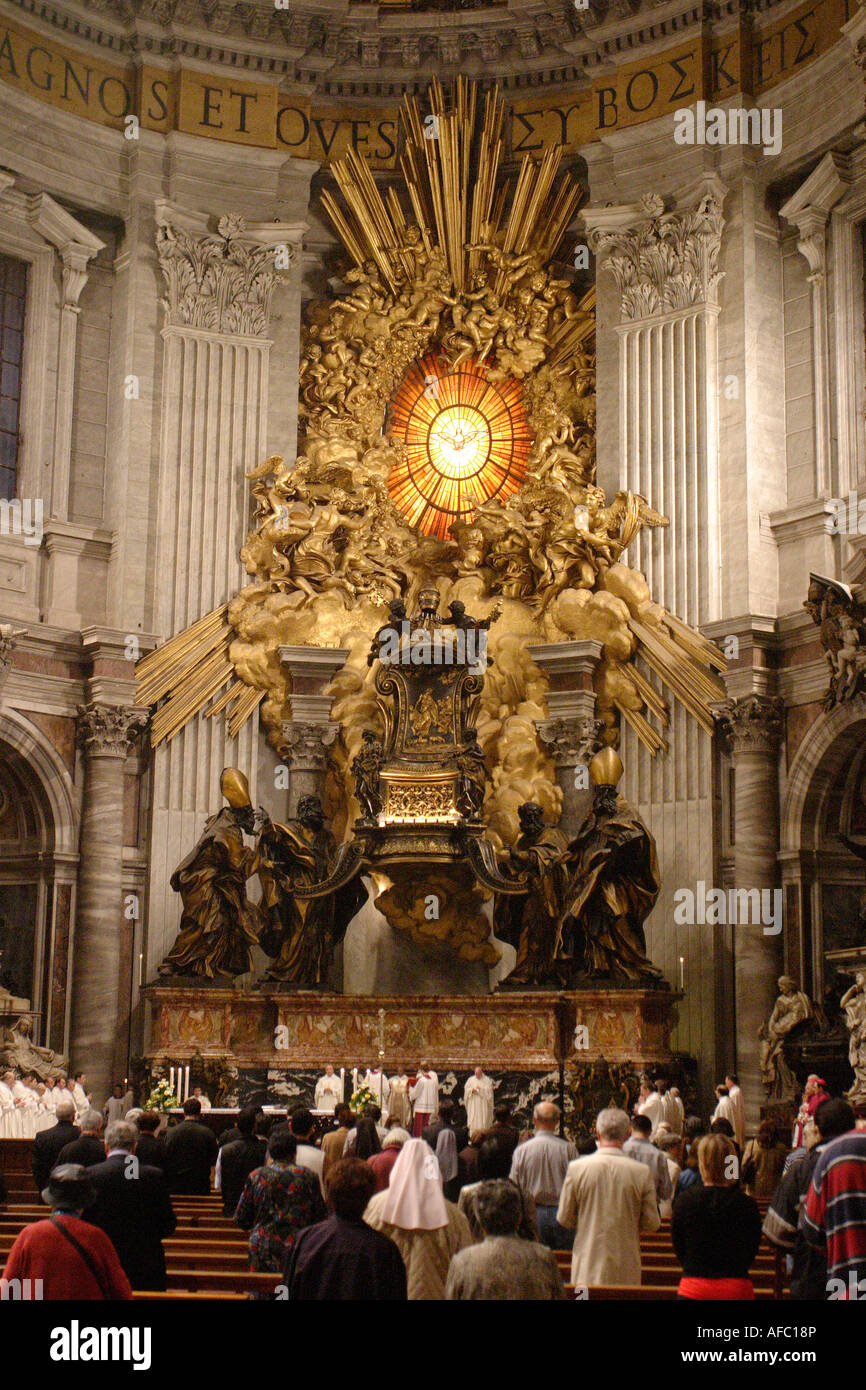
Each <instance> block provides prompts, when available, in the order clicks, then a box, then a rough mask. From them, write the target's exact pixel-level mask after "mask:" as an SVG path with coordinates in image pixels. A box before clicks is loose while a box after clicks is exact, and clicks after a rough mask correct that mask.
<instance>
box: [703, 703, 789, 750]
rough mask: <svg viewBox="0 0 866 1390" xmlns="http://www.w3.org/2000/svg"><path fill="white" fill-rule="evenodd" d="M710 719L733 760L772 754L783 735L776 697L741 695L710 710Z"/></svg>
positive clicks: (782, 713)
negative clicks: (739, 757)
mask: <svg viewBox="0 0 866 1390" xmlns="http://www.w3.org/2000/svg"><path fill="white" fill-rule="evenodd" d="M712 711H713V717H714V719H715V720H716V723H717V724H718V726H719V729H720V730H721V732H722V734H723V735H724V737H725V738H726V739H727V740H728V742H729V743H730V745H731V751H732V752H733V754H734V756H735V757H736V756H737V754H738V753H775V752H776V749H777V748H778V746H779V743H780V742H781V739H782V735H783V733H784V728H785V725H784V718H785V702H784V700H782V699H780V698H779V696H778V695H744V696H743V697H742V698H741V699H739V700H723V701H721V702H720V703H719V704H717V705H713V706H712Z"/></svg>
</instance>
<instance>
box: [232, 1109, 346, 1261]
mask: <svg viewBox="0 0 866 1390" xmlns="http://www.w3.org/2000/svg"><path fill="white" fill-rule="evenodd" d="M297 1147H298V1141H297V1139H296V1138H295V1136H294V1135H293V1134H290V1133H288V1131H286V1130H280V1131H278V1132H277V1133H276V1134H273V1135H271V1138H270V1139H269V1141H268V1157H267V1162H266V1164H265V1167H264V1168H256V1169H254V1171H253V1172H252V1173H250V1175H249V1177H248V1178H247V1180H246V1183H245V1184H244V1190H243V1192H242V1193H241V1197H240V1201H239V1202H238V1205H237V1209H236V1211H235V1221H236V1222H237V1224H238V1226H240V1227H241V1228H242V1229H243V1230H245V1231H249V1232H250V1269H255V1270H265V1271H269V1272H272V1273H281V1272H282V1271H283V1270H284V1269H285V1267H286V1262H287V1260H288V1257H289V1254H290V1253H291V1249H292V1246H293V1244H294V1241H295V1237H296V1236H297V1234H298V1232H299V1231H302V1230H303V1229H304V1228H305V1227H306V1226H312V1225H314V1224H315V1223H316V1222H317V1221H324V1219H325V1217H326V1215H327V1213H326V1211H325V1204H324V1202H323V1201H322V1193H321V1189H320V1187H319V1179H318V1177H317V1176H316V1174H315V1173H313V1172H311V1171H310V1169H309V1168H301V1167H299V1166H298V1165H297V1164H296V1163H295V1161H294V1160H295V1154H296V1152H297Z"/></svg>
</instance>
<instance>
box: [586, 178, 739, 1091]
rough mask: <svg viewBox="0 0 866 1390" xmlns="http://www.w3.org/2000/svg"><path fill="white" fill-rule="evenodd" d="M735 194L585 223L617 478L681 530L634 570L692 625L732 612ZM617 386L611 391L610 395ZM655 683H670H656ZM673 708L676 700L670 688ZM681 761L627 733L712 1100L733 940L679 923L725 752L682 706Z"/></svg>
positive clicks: (632, 551)
mask: <svg viewBox="0 0 866 1390" xmlns="http://www.w3.org/2000/svg"><path fill="white" fill-rule="evenodd" d="M725 196H726V189H725V186H724V185H723V184H722V182H721V180H720V179H719V178H718V176H717V175H715V174H704V175H702V176H701V177H700V178H699V179H698V180H697V181H696V182H695V183H694V184H693V185H692V186H691V187H690V188H688V189H684V190H683V191H682V192H681V193H680V194H679V195H678V196H677V197H676V199H675V200H673V201H671V200H670V199H662V198H661V197H660V195H659V194H657V193H649V194H647V195H645V196H644V197H643V198H641V199H640V200H639V201H638V202H636V203H630V204H620V205H618V206H611V205H601V204H599V205H598V206H590V207H588V208H586V209H584V211H583V213H582V214H581V216H582V218H583V223H584V226H585V227H586V229H587V233H588V241H589V244H590V246H591V247H592V249H593V251H594V253H595V255H596V257H597V260H598V272H599V277H600V278H601V277H602V276H605V275H610V276H611V277H612V278H613V280H614V281H615V283H616V287H617V290H618V293H619V311H620V322H619V324H618V325H617V327H616V332H617V335H618V339H619V352H618V378H619V379H618V383H617V384H616V385H614V383H610V390H611V393H612V394H614V395H615V396H616V397H617V399H618V408H619V422H618V425H619V428H618V442H619V451H618V454H619V456H618V459H617V476H616V477H610V476H605V475H604V474H603V473H602V476H601V477H600V481H601V483H602V485H603V486H604V487H605V488H607V489H608V490H609V491H612V490H615V489H616V488H631V489H632V490H633V491H634V492H636V493H640V494H641V495H642V496H643V497H645V498H646V499H647V500H648V501H649V503H650V505H651V506H653V507H655V508H656V510H657V511H660V512H662V513H664V515H665V516H667V517H668V518H669V520H670V526H669V527H667V528H666V529H661V528H659V529H654V530H651V529H644V530H643V531H641V532H640V534H639V536H638V537H637V538H636V540H635V542H634V543H633V544H632V545H631V546H630V547H629V549H628V551H627V552H626V554H625V556H624V563H625V564H627V565H630V566H631V567H633V568H634V569H637V570H641V571H643V573H644V574H645V575H646V577H647V581H648V583H649V588H650V593H651V594H652V597H653V599H654V600H655V601H656V602H658V603H661V604H664V606H665V607H666V608H667V609H668V610H669V611H670V612H671V613H675V614H676V615H677V617H678V618H680V619H682V620H683V621H684V622H687V623H689V624H690V625H691V626H692V627H700V626H701V625H702V624H703V623H706V622H709V621H712V620H713V619H714V618H717V617H718V616H719V615H720V612H721V570H720V515H721V509H720V505H719V488H720V479H719V427H718V402H719V391H720V386H721V383H720V380H719V363H718V318H719V312H720V309H719V282H720V280H721V272H720V270H719V256H720V252H721V248H722V236H723V232H724V227H725V221H724V218H723V216H722V206H723V203H724V199H725ZM604 389H605V384H604V383H603V382H600V383H599V395H600V396H601V395H602V393H603V391H604ZM653 684H654V685H655V686H656V687H657V688H659V683H658V682H657V681H656V680H655V679H654V678H653ZM661 693H663V694H664V695H665V696H666V697H668V698H669V692H668V691H662V692H661ZM669 703H670V706H671V718H670V724H669V726H668V728H667V729H666V731H665V737H666V741H667V743H668V747H669V750H670V751H669V754H668V756H667V757H665V758H655V759H654V758H652V757H650V755H649V753H648V752H647V750H646V749H645V748H644V747H643V745H642V744H641V743H640V742H639V740H638V739H637V737H636V735H635V734H634V733H633V732H632V730H631V729H629V728H627V727H625V728H624V729H623V734H622V744H621V748H620V753H621V755H622V760H623V763H624V764H625V776H624V778H623V782H622V784H621V790H622V792H623V794H624V795H625V796H626V797H627V798H628V800H629V801H630V802H631V803H632V804H633V805H634V806H635V808H636V810H637V811H638V812H639V813H640V815H641V816H642V817H643V819H644V821H645V823H646V824H647V826H648V827H649V829H650V830H651V832H652V834H653V835H654V837H655V840H656V844H657V847H658V854H659V864H660V868H661V875H662V890H661V893H660V895H659V900H658V902H657V904H656V907H655V909H654V911H653V912H652V913H651V915H650V917H649V919H648V921H647V944H648V948H649V954H650V956H651V958H652V959H653V960H654V961H655V963H656V964H657V965H658V966H659V967H660V968H661V969H662V970H663V971H664V972H665V975H666V976H667V978H668V979H669V980H671V981H674V980H678V979H679V975H680V958H682V960H683V961H684V978H685V992H686V998H685V1000H684V1002H683V1004H682V1006H681V1008H680V1009H679V1010H678V1018H679V1023H678V1027H679V1029H680V1033H679V1037H678V1039H677V1040H676V1041H675V1043H674V1045H675V1046H680V1047H683V1048H685V1049H688V1050H692V1051H700V1053H701V1054H702V1056H703V1057H705V1058H706V1059H707V1065H708V1069H709V1070H708V1074H707V1075H706V1076H703V1077H702V1078H701V1084H702V1087H703V1092H702V1094H703V1099H704V1101H705V1103H706V1102H707V1101H708V1100H709V1096H710V1094H711V1091H710V1083H711V1081H712V1079H713V1073H714V1072H715V1070H716V1068H717V1066H718V1065H719V1059H720V1057H721V1055H722V1054H723V1052H724V1045H723V1044H722V1043H721V1042H720V1039H719V1038H718V1037H717V1036H715V1030H714V1029H713V1028H712V1025H709V1024H708V1020H712V1019H714V1018H715V1016H716V1002H715V1001H716V990H717V975H718V971H719V969H720V964H721V962H720V955H719V952H720V943H719V941H718V940H717V939H716V938H714V936H713V929H712V928H710V927H696V926H678V925H677V924H676V923H675V920H674V909H675V902H676V899H675V894H676V892H677V890H678V889H679V888H682V887H688V886H689V885H691V887H692V889H693V890H694V885H695V884H696V882H698V881H699V880H701V879H703V880H705V881H706V882H712V881H713V878H714V875H715V871H716V862H715V837H714V833H713V815H714V807H713V766H712V742H711V740H710V739H709V738H707V735H706V734H705V733H704V731H703V730H702V729H701V728H699V727H698V725H697V724H696V723H695V721H694V720H692V719H691V718H690V717H689V716H688V715H687V714H686V712H685V710H684V709H683V708H682V706H680V705H678V704H677V703H676V701H674V700H672V699H670V698H669Z"/></svg>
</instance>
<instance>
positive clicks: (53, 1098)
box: [42, 1076, 57, 1124]
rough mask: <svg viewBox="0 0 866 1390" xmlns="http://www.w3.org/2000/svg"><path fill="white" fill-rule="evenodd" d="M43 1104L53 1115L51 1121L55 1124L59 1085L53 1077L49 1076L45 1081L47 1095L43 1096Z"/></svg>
mask: <svg viewBox="0 0 866 1390" xmlns="http://www.w3.org/2000/svg"><path fill="white" fill-rule="evenodd" d="M42 1104H43V1105H44V1107H45V1109H46V1110H47V1112H48V1114H49V1115H50V1116H51V1123H52V1124H54V1122H55V1121H54V1116H55V1113H56V1111H57V1087H56V1086H55V1084H54V1079H53V1077H50V1076H49V1078H48V1080H47V1081H46V1083H45V1095H44V1096H43V1097H42Z"/></svg>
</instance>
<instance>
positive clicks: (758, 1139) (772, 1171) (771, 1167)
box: [740, 1120, 788, 1202]
mask: <svg viewBox="0 0 866 1390" xmlns="http://www.w3.org/2000/svg"><path fill="white" fill-rule="evenodd" d="M787 1156H788V1145H787V1144H784V1143H782V1141H781V1140H780V1139H779V1135H778V1131H777V1129H776V1126H775V1125H774V1124H773V1123H772V1121H771V1120H762V1121H761V1123H760V1124H759V1125H758V1132H757V1134H756V1135H755V1137H754V1139H750V1140H749V1142H748V1144H747V1145H746V1151H745V1153H744V1154H743V1168H742V1173H741V1175H740V1176H741V1178H742V1182H743V1186H744V1188H745V1189H746V1191H747V1192H748V1194H749V1196H750V1197H755V1198H757V1200H758V1201H759V1202H760V1201H769V1200H770V1198H771V1197H772V1195H773V1193H774V1192H775V1190H776V1187H777V1185H778V1182H779V1179H780V1178H781V1176H782V1171H783V1169H784V1167H785V1159H786V1158H787Z"/></svg>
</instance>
